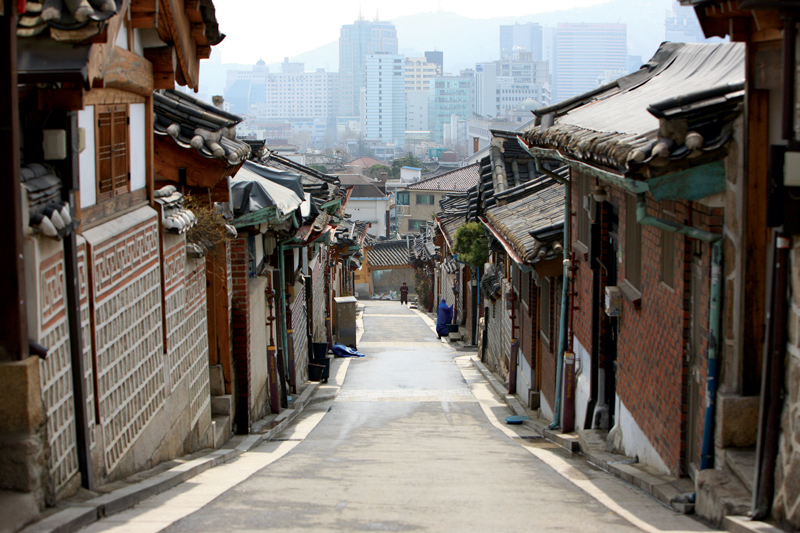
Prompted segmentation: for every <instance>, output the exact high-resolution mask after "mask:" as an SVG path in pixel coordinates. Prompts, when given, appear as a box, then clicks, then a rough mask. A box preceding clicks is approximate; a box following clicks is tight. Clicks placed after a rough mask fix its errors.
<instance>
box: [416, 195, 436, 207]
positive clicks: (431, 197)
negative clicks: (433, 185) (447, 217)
mask: <svg viewBox="0 0 800 533" xmlns="http://www.w3.org/2000/svg"><path fill="white" fill-rule="evenodd" d="M420 198H425V199H426V200H427V199H428V198H430V199H431V201H430V203H428V202H420ZM417 205H436V196H435V195H433V194H422V193H417Z"/></svg>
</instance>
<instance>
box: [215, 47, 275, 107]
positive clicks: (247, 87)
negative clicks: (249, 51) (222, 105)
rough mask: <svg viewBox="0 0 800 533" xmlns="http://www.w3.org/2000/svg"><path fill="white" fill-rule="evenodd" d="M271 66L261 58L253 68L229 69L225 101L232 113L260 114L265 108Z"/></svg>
mask: <svg viewBox="0 0 800 533" xmlns="http://www.w3.org/2000/svg"><path fill="white" fill-rule="evenodd" d="M268 74H269V68H267V65H266V63H264V61H263V60H261V59H259V60H258V62H257V63H256V64H255V65H254V66H253V69H252V70H229V71H228V77H227V83H226V84H225V93H224V94H225V102H226V103H227V104H228V105H229V106H230V110H231V113H235V114H237V115H245V114H250V115H254V116H259V113H263V112H264V108H265V86H266V80H267V75H268Z"/></svg>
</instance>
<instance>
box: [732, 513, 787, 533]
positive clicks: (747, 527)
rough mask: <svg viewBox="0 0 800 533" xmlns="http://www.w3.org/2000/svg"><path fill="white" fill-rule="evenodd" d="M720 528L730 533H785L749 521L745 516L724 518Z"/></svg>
mask: <svg viewBox="0 0 800 533" xmlns="http://www.w3.org/2000/svg"><path fill="white" fill-rule="evenodd" d="M722 527H724V528H725V530H726V531H730V532H731V533H785V532H784V530H783V529H779V528H777V527H775V526H773V525H772V524H768V523H766V522H759V521H757V520H750V519H749V518H747V517H746V516H726V517H725V519H724V520H723V521H722Z"/></svg>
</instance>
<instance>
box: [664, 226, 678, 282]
mask: <svg viewBox="0 0 800 533" xmlns="http://www.w3.org/2000/svg"><path fill="white" fill-rule="evenodd" d="M675 239H676V235H675V233H674V232H671V231H665V230H661V282H662V283H663V284H664V285H666V286H667V287H669V288H670V289H674V288H675V270H676V269H675V256H676V250H677V246H676V245H675Z"/></svg>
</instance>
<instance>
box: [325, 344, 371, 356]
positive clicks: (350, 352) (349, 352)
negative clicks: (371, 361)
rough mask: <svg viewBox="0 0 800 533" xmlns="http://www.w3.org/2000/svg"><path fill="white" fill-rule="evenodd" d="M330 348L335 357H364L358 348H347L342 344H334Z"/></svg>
mask: <svg viewBox="0 0 800 533" xmlns="http://www.w3.org/2000/svg"><path fill="white" fill-rule="evenodd" d="M332 350H333V355H334V356H335V357H366V355H364V354H363V353H361V352H359V351H358V350H354V349H352V348H349V347H347V346H345V345H344V344H334V345H333V348H332Z"/></svg>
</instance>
